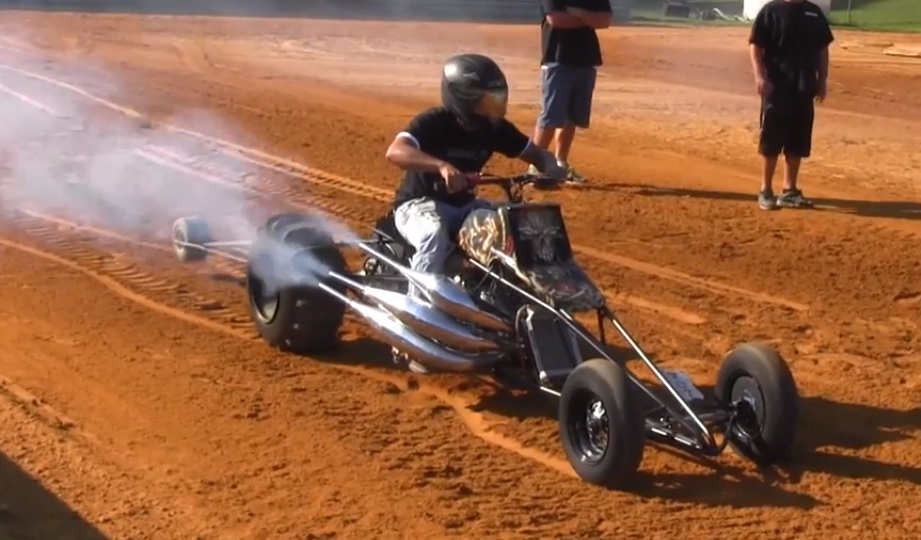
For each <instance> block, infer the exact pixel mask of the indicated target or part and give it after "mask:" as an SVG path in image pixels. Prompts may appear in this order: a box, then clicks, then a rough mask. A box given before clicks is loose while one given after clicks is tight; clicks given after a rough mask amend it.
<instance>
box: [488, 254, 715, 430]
mask: <svg viewBox="0 0 921 540" xmlns="http://www.w3.org/2000/svg"><path fill="white" fill-rule="evenodd" d="M470 262H471V263H472V264H473V265H474V266H476V267H477V268H479V269H480V270H482V271H484V272H486V273H487V274H489V275H490V276H492V277H493V278H494V279H497V280H499V282H500V283H502V284H503V285H505V286H507V287H509V288H510V289H512V290H513V291H515V292H517V293H518V294H520V295H521V296H524V297H525V298H527V299H528V300H530V301H532V302H534V303H535V304H537V305H539V306H541V307H542V308H544V309H546V310H548V311H550V312H551V313H554V314H556V315H558V316H560V318H561V320H562V321H563V322H564V323H565V324H566V325H567V326H568V327H569V328H570V329H571V330H572V331H573V332H575V333H576V334H577V335H578V336H579V337H581V338H582V339H583V340H584V341H585V342H587V343H588V344H589V345H590V346H591V347H592V348H593V349H595V351H597V352H598V354H600V355H601V356H603V357H604V358H606V359H608V360H610V361H612V362H613V361H614V359H613V358H611V356H610V355H609V354H608V353H607V351H605V350H604V349H602V348H601V346H600V345H599V344H598V343H597V340H596V339H595V338H594V336H592V335H590V334H588V333H586V332H585V331H583V330H582V329H581V328H580V327H579V325H578V323H576V321H575V320H574V319H573V318H572V315H570V314H569V313H567V312H565V311H562V310H558V309H556V308H554V307H552V306H550V305H549V304H547V303H546V302H544V301H543V300H541V299H540V298H537V297H536V296H534V295H532V294H530V293H528V292H527V291H525V290H524V289H522V288H520V287H518V286H517V285H515V284H514V283H511V282H510V281H508V280H506V279H504V278H502V277H500V276H498V275H496V274H495V273H494V272H493V271H491V270H490V269H489V268H488V267H486V266H484V265H483V264H481V263H479V262H478V261H474V260H472V259H471V260H470ZM604 310H605V315H606V316H607V317H608V319H609V320H611V322H612V323H613V324H614V327H615V328H616V329H617V330H618V331H619V332H620V333H621V335H623V336H624V339H625V340H626V341H627V343H628V344H629V345H630V346H631V347H632V348H633V350H634V351H635V352H636V353H637V354H638V355H639V356H640V358H641V359H642V360H643V361H644V362H645V363H646V365H647V366H648V367H650V369H651V371H652V372H653V374H655V375H656V377H657V378H658V379H659V381H660V382H662V384H663V385H665V387H666V388H667V389H668V391H669V393H670V394H671V395H672V397H674V398H675V399H676V400H677V401H678V404H679V405H681V407H682V409H684V410H685V411H686V412H687V413H688V415H689V416H690V418H691V420H692V421H693V422H694V424H690V423H688V422H687V419H686V418H685V416H684V415H682V414H679V413H678V411H675V410H674V408H673V407H671V406H669V404H668V403H666V402H664V401H663V400H662V399H661V398H660V397H659V396H658V395H656V393H655V392H653V391H652V390H651V389H649V388H647V387H646V385H645V384H643V382H642V381H640V380H639V379H637V377H636V376H635V375H634V374H633V373H631V372H630V370H629V369H626V367H625V368H624V369H625V370H626V371H627V377H628V378H629V379H630V380H631V381H632V382H633V383H634V384H635V385H636V386H637V387H639V389H640V390H642V391H643V392H644V393H645V394H646V395H647V396H649V397H650V398H651V399H652V400H654V401H655V402H657V403H659V404H660V405H662V406H663V407H665V409H666V410H667V411H668V412H669V414H671V415H672V416H673V417H674V418H675V419H676V420H677V421H678V422H681V424H682V425H684V427H686V428H687V429H689V430H690V431H691V432H699V437H701V438H702V439H703V442H704V443H705V444H708V445H710V446H713V445H714V442H713V436H712V435H711V434H710V430H709V429H707V427H706V426H705V425H704V424H703V422H701V421H700V419H699V418H698V417H697V414H696V413H694V411H693V409H691V408H690V406H688V404H687V403H685V401H684V399H682V398H681V396H680V394H678V393H677V392H675V389H674V388H672V386H671V384H669V383H668V381H667V380H664V379H665V378H664V376H663V375H662V373H661V372H660V371H659V370H658V368H656V367H655V365H654V364H653V363H652V361H651V360H650V359H649V358H648V357H647V356H646V353H645V352H643V350H642V349H641V348H640V346H639V345H638V344H637V343H636V341H634V340H633V338H632V337H630V335H629V334H628V333H627V331H626V329H624V328H623V326H622V325H620V324H619V322H615V321H616V318H614V315H613V313H611V311H610V310H609V309H607V308H604ZM671 435H672V436H673V437H675V436H677V434H671Z"/></svg>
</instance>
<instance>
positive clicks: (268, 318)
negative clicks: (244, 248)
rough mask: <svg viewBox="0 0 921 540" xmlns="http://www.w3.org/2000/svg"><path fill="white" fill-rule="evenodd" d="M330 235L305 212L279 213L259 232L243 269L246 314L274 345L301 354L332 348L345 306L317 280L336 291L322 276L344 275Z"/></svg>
mask: <svg viewBox="0 0 921 540" xmlns="http://www.w3.org/2000/svg"><path fill="white" fill-rule="evenodd" d="M347 271H348V270H347V265H346V262H345V258H344V257H343V256H342V253H341V252H340V251H339V249H338V247H336V245H335V244H334V243H333V239H332V237H331V236H330V235H329V234H328V233H326V232H325V231H324V230H322V229H321V228H319V227H318V226H317V224H315V222H314V221H313V219H312V218H310V217H309V216H303V215H299V214H281V215H278V216H274V217H272V218H270V219H269V220H268V221H267V222H266V225H265V226H264V227H263V228H261V229H260V230H259V234H258V236H257V239H256V241H255V242H254V243H253V247H252V250H251V252H250V257H249V264H248V267H247V280H246V281H247V286H246V289H247V297H248V300H249V307H250V315H251V316H252V319H253V322H254V324H255V326H256V330H257V331H258V332H259V335H260V336H262V338H263V339H264V340H265V341H266V343H268V344H269V345H271V346H273V347H278V348H279V349H281V350H284V351H290V352H295V353H300V354H310V353H325V352H331V351H332V350H334V349H335V348H336V346H337V345H338V342H339V339H338V337H339V336H338V334H339V328H340V327H341V326H342V320H343V318H344V316H345V305H344V304H343V303H342V302H341V301H339V300H338V299H336V298H333V297H332V296H331V295H330V294H329V293H327V292H325V291H323V290H322V289H320V288H319V287H318V286H317V284H318V283H323V284H325V285H327V286H329V287H332V288H334V289H336V290H339V291H344V288H345V287H344V285H342V284H341V283H340V282H338V281H336V280H331V279H329V278H328V277H327V274H328V273H329V272H337V273H346V272H347Z"/></svg>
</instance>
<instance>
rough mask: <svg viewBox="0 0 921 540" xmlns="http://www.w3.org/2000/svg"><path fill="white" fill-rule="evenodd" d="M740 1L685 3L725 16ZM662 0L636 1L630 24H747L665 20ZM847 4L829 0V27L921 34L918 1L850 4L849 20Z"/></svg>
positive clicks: (734, 12) (920, 0) (855, 0)
mask: <svg viewBox="0 0 921 540" xmlns="http://www.w3.org/2000/svg"><path fill="white" fill-rule="evenodd" d="M742 3H743V0H688V2H687V4H688V5H690V6H691V9H692V11H699V10H707V9H711V8H718V9H719V10H720V11H722V12H723V13H724V14H726V15H727V16H730V17H731V16H734V15H741V13H742ZM663 4H664V1H663V0H635V1H634V7H633V12H632V16H631V20H632V21H633V22H635V23H638V24H662V25H667V26H688V25H692V26H739V25H743V26H744V25H747V24H749V23H747V22H738V21H724V20H719V19H717V20H713V21H706V20H701V19H698V18H694V15H693V14H692V18H690V19H684V18H677V17H665V16H664V15H663V14H662V5H663ZM847 6H848V1H847V0H832V4H831V14H830V17H829V19H830V20H831V23H832V25H834V26H839V27H844V28H853V29H857V30H872V31H891V32H921V0H851V12H850V18H849V17H848V11H847Z"/></svg>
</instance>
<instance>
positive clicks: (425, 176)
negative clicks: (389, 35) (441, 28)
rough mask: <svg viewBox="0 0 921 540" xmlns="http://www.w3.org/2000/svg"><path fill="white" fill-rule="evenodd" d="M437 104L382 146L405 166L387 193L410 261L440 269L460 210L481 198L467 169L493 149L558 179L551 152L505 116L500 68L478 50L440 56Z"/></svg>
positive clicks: (477, 167)
mask: <svg viewBox="0 0 921 540" xmlns="http://www.w3.org/2000/svg"><path fill="white" fill-rule="evenodd" d="M441 102H442V105H441V106H440V107H432V108H430V109H428V110H426V111H423V112H422V113H420V114H418V115H417V116H416V117H415V118H413V119H412V121H410V123H409V125H408V126H407V127H406V128H405V129H404V130H403V131H401V132H400V133H398V134H397V136H396V138H394V140H393V142H392V143H390V147H389V148H387V154H386V157H387V161H389V162H390V163H393V164H394V165H396V166H398V167H400V168H401V169H403V170H404V171H406V173H405V175H404V178H403V182H402V184H401V185H400V187H399V188H398V189H397V192H396V198H395V200H394V223H395V225H396V228H397V230H398V231H399V233H400V234H401V235H402V236H403V238H405V239H406V241H407V242H408V243H409V244H411V245H412V246H413V247H414V248H415V250H416V252H415V254H414V255H413V257H412V260H411V262H410V266H411V267H412V269H413V270H416V271H418V272H425V273H432V274H443V273H444V272H445V266H446V262H447V259H448V256H449V254H450V253H451V251H452V250H453V248H454V242H453V239H452V237H453V235H454V234H456V232H457V230H458V229H459V228H460V226H461V225H462V224H463V222H464V219H465V218H466V217H467V215H468V214H469V213H470V212H471V211H473V210H474V209H476V208H482V207H485V206H489V203H488V202H486V201H484V200H482V199H478V198H476V195H475V194H474V192H473V189H472V187H471V186H470V185H469V183H468V175H473V174H479V172H480V171H481V170H482V169H483V166H484V165H486V162H487V161H489V158H490V157H492V155H493V153H495V152H498V153H500V154H502V155H504V156H506V157H509V158H518V159H520V160H522V161H524V162H525V163H528V164H530V165H533V166H534V167H536V168H537V170H538V171H540V172H541V174H543V175H545V176H548V177H550V178H553V179H561V180H562V179H565V178H566V169H565V168H564V167H561V166H560V165H558V164H557V161H556V158H555V157H554V156H553V154H551V153H549V152H547V151H546V150H542V149H541V148H539V147H538V146H536V145H533V144H531V142H530V140H529V138H528V136H527V135H525V134H523V133H522V132H521V131H520V130H519V129H518V128H517V127H515V126H514V125H513V124H512V123H511V122H509V121H508V120H506V119H505V114H506V110H507V108H508V83H507V82H506V80H505V74H504V73H502V69H501V68H499V66H498V65H497V64H496V63H495V62H494V61H493V60H492V59H490V58H488V57H486V56H483V55H480V54H460V55H456V56H452V57H451V58H448V60H447V61H446V62H445V64H444V69H443V76H442V79H441Z"/></svg>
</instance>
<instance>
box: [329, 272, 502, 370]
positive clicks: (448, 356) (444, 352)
mask: <svg viewBox="0 0 921 540" xmlns="http://www.w3.org/2000/svg"><path fill="white" fill-rule="evenodd" d="M318 287H320V288H321V289H323V290H324V291H326V292H327V293H329V294H331V295H332V296H334V297H336V298H338V299H339V300H341V301H342V302H345V304H346V305H348V306H349V307H350V308H352V309H353V310H355V311H356V312H357V313H358V314H359V315H361V316H362V317H364V318H365V320H367V321H368V323H370V324H371V326H372V327H374V328H375V329H376V330H377V331H378V332H379V333H380V334H381V337H382V340H383V341H384V342H385V343H387V344H388V345H390V346H391V347H395V348H397V349H399V350H400V352H403V353H406V354H407V355H409V356H410V357H412V358H413V359H414V360H417V361H418V362H420V363H422V364H423V365H424V366H426V367H428V368H431V369H437V370H441V371H455V372H469V371H475V370H477V369H480V368H483V367H487V366H490V365H492V364H495V363H496V362H498V361H499V360H500V359H501V358H502V355H501V353H495V352H492V353H480V354H476V355H473V354H465V353H462V352H458V351H452V350H449V349H445V348H443V347H440V346H439V345H438V344H436V343H435V342H433V341H430V340H428V339H426V338H424V337H422V336H420V335H419V334H416V333H415V332H413V331H412V330H410V329H409V328H407V327H406V326H405V325H403V323H401V322H400V321H399V320H398V319H397V318H396V317H394V316H393V315H391V314H389V313H387V312H386V311H384V310H382V309H379V308H376V307H372V306H369V305H367V304H363V303H361V302H358V301H356V300H353V299H351V298H349V297H348V296H346V295H345V294H342V293H340V292H339V291H337V290H336V289H333V288H332V287H330V286H329V285H327V284H325V283H322V282H321V283H319V284H318Z"/></svg>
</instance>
